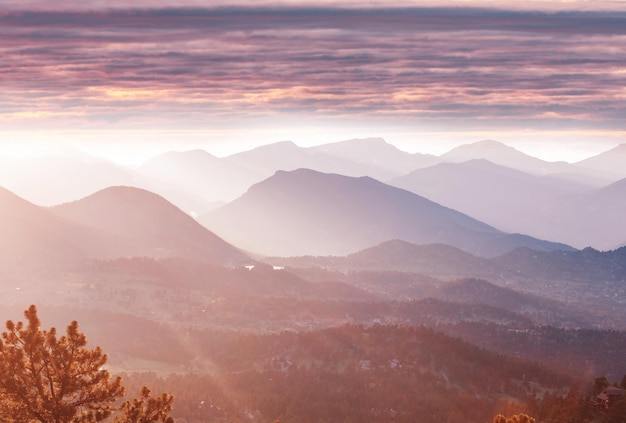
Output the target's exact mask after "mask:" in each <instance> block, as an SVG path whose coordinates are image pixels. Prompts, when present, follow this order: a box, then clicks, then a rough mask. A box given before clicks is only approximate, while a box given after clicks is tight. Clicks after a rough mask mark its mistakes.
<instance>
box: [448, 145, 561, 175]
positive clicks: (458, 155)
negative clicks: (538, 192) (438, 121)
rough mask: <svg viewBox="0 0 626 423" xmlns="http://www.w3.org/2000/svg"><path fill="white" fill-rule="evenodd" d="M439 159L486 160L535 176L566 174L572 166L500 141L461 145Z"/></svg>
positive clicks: (460, 160)
mask: <svg viewBox="0 0 626 423" xmlns="http://www.w3.org/2000/svg"><path fill="white" fill-rule="evenodd" d="M439 159H440V160H441V161H443V162H454V163H459V162H466V161H468V160H473V159H486V160H489V161H490V162H492V163H495V164H499V165H502V166H506V167H510V168H512V169H517V170H521V171H523V172H526V173H530V174H533V175H546V174H551V173H564V172H565V173H566V172H568V171H571V166H570V165H569V164H567V163H566V162H546V161H544V160H541V159H538V158H536V157H533V156H529V155H528V154H525V153H522V152H521V151H518V150H516V149H514V148H513V147H509V146H507V145H505V144H503V143H501V142H499V141H493V140H485V141H479V142H475V143H472V144H464V145H461V146H459V147H456V148H453V149H452V150H450V151H449V152H447V153H445V154H443V155H441V156H439Z"/></svg>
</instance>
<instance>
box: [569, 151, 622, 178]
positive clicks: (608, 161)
mask: <svg viewBox="0 0 626 423" xmlns="http://www.w3.org/2000/svg"><path fill="white" fill-rule="evenodd" d="M575 164H576V166H578V167H582V168H585V169H590V170H592V171H594V172H596V173H598V174H601V175H608V176H609V177H611V178H613V179H622V178H626V144H620V145H618V146H617V147H615V148H613V149H611V150H609V151H605V152H604V153H600V154H598V155H596V156H593V157H589V158H587V159H585V160H582V161H579V162H577V163H575Z"/></svg>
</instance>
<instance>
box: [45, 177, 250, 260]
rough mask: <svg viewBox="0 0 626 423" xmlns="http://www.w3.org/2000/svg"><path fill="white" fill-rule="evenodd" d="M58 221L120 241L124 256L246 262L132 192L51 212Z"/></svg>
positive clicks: (175, 211) (150, 197) (164, 205)
mask: <svg viewBox="0 0 626 423" xmlns="http://www.w3.org/2000/svg"><path fill="white" fill-rule="evenodd" d="M51 210H52V211H53V212H54V213H55V214H56V215H58V216H61V217H63V218H65V219H67V220H70V221H72V222H76V223H79V224H81V225H84V226H86V227H89V228H93V229H96V230H98V231H101V232H103V233H107V234H110V235H113V236H115V237H117V238H118V239H120V240H121V243H120V245H119V250H120V251H121V252H124V254H123V255H132V256H148V257H169V256H182V257H187V258H194V259H199V260H205V261H208V262H212V263H218V264H229V263H239V262H242V261H249V259H248V258H247V256H246V255H245V254H243V253H242V252H240V251H239V250H238V249H237V248H235V247H233V246H232V245H230V244H228V243H226V242H225V241H223V240H222V239H220V238H219V237H217V236H216V235H215V234H213V233H211V232H210V231H208V230H207V229H206V228H204V227H202V226H201V225H200V224H199V223H197V222H196V221H195V220H194V219H193V218H191V217H190V216H189V215H187V214H185V213H184V212H183V211H181V210H180V209H179V208H177V207H176V206H174V205H173V204H171V203H169V202H168V201H167V200H165V199H164V198H162V197H160V196H159V195H157V194H154V193H151V192H149V191H146V190H143V189H139V188H133V187H110V188H106V189H104V190H102V191H98V192H96V193H95V194H92V195H90V196H89V197H86V198H83V199H81V200H78V201H74V202H71V203H66V204H62V205H59V206H56V207H54V208H52V209H51Z"/></svg>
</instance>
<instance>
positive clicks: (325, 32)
mask: <svg viewBox="0 0 626 423" xmlns="http://www.w3.org/2000/svg"><path fill="white" fill-rule="evenodd" d="M513 3H514V2H496V1H470V0H468V1H436V2H435V1H404V2H400V1H399V2H390V1H369V2H367V1H359V2H356V1H346V2H331V1H321V2H309V3H303V2H300V1H284V2H265V3H263V2H257V1H255V2H252V1H235V2H228V4H229V5H233V6H229V7H225V6H224V5H225V4H226V3H221V4H220V3H218V2H208V1H193V0H187V1H183V2H176V3H172V2H166V1H161V0H154V1H151V0H140V1H133V2H129V1H121V0H114V1H103V0H82V1H74V2H72V1H44V0H39V1H37V0H31V1H28V0H8V1H7V0H0V39H1V40H2V42H1V43H0V63H1V66H0V92H1V95H0V147H2V148H3V150H2V151H3V152H4V154H11V153H15V154H19V153H28V152H33V151H43V150H44V149H57V148H60V147H61V146H62V145H63V146H67V147H70V148H71V147H74V148H76V147H77V148H80V149H82V150H84V151H87V152H90V153H93V154H101V155H104V156H109V158H113V159H116V160H119V161H126V162H132V161H138V160H140V159H141V158H144V156H145V155H151V154H155V153H157V152H159V150H163V149H178V150H182V149H189V148H205V149H206V150H208V151H210V152H212V153H214V154H216V155H225V154H230V153H233V152H236V151H239V150H242V149H248V148H252V147H254V146H257V145H262V144H268V143H272V142H277V141H283V140H292V141H294V142H295V143H296V144H298V145H301V146H309V145H314V144H319V143H327V142H334V141H340V140H343V139H349V138H357V137H370V136H372V137H374V136H376V137H384V138H385V139H386V140H387V141H388V142H390V143H392V144H395V145H397V146H398V147H399V148H402V149H404V150H406V151H410V152H418V151H419V152H426V153H436V154H439V153H443V152H445V151H447V150H449V149H450V148H452V147H454V146H456V145H459V144H466V143H469V142H475V141H479V140H482V139H487V138H490V139H497V140H499V141H502V142H505V143H507V144H509V145H512V146H514V147H516V148H518V149H520V150H522V151H525V152H527V153H529V154H534V155H537V156H540V157H543V158H546V159H550V160H556V159H565V160H570V161H572V160H577V159H580V158H583V157H586V156H588V155H591V154H596V153H599V152H601V151H605V150H607V149H609V148H612V147H614V146H616V145H618V144H620V143H625V142H626V1H576V0H573V1H527V2H524V4H523V6H521V7H520V6H517V8H515V9H512V8H508V9H507V7H509V5H510V4H513ZM128 4H132V5H133V8H132V9H129V8H127V5H128ZM173 5H175V6H174V7H173ZM207 5H210V6H207ZM251 5H254V6H251ZM338 5H339V6H338Z"/></svg>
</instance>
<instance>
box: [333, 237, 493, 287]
mask: <svg viewBox="0 0 626 423" xmlns="http://www.w3.org/2000/svg"><path fill="white" fill-rule="evenodd" d="M342 265H343V266H344V267H347V268H355V269H371V270H393V271H405V272H415V273H423V274H426V275H430V276H434V277H443V278H449V277H458V276H459V275H464V276H475V277H481V276H482V277H488V276H492V275H493V274H494V273H497V272H498V271H499V269H494V267H493V265H492V264H491V263H490V262H489V260H487V259H486V258H482V257H476V256H474V255H472V254H469V253H466V252H465V251H462V250H460V249H458V248H456V247H452V246H450V245H445V244H427V245H415V244H412V243H409V242H406V241H400V240H397V239H394V240H391V241H386V242H383V243H381V244H378V245H375V246H373V247H370V248H366V249H364V250H361V251H358V252H356V253H353V254H349V255H348V256H346V257H345V260H343V261H342Z"/></svg>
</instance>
